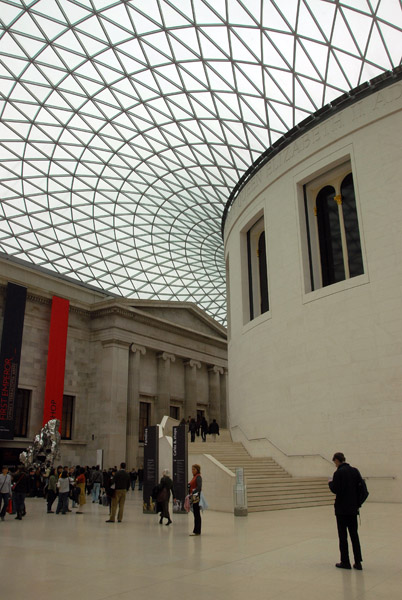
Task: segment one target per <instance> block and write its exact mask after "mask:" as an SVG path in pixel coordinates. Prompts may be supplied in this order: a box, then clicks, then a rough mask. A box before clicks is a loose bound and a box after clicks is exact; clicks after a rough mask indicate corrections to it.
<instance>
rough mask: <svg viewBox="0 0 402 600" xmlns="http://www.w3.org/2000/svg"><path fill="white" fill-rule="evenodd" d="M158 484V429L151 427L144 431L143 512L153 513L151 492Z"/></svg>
mask: <svg viewBox="0 0 402 600" xmlns="http://www.w3.org/2000/svg"><path fill="white" fill-rule="evenodd" d="M158 483H159V427H158V426H157V425H151V426H150V427H145V431H144V483H143V488H142V489H143V492H142V493H143V500H144V504H143V512H144V513H154V512H155V506H154V502H153V500H152V490H153V489H154V487H155V486H156V485H157V484H158Z"/></svg>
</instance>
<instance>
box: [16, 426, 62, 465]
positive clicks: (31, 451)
mask: <svg viewBox="0 0 402 600" xmlns="http://www.w3.org/2000/svg"><path fill="white" fill-rule="evenodd" d="M59 427H60V421H59V420H58V419H51V420H50V421H48V422H47V423H46V424H45V425H44V426H43V427H42V429H41V430H40V433H38V434H37V435H36V436H35V439H34V442H33V445H32V446H28V448H27V449H26V450H24V452H21V454H20V461H21V463H22V464H23V465H24V466H25V467H26V468H31V467H34V468H38V467H41V466H42V465H43V464H44V463H45V464H46V466H48V467H53V465H54V462H55V460H56V459H59V458H60V439H61V436H60V433H59Z"/></svg>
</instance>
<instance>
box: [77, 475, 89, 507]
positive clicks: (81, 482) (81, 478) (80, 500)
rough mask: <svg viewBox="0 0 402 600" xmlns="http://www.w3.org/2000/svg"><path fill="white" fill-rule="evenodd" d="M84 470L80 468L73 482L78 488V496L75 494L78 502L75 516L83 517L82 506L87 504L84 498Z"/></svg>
mask: <svg viewBox="0 0 402 600" xmlns="http://www.w3.org/2000/svg"><path fill="white" fill-rule="evenodd" d="M85 473H86V471H85V469H84V467H81V468H80V473H79V475H78V477H77V479H76V480H75V485H76V487H78V488H79V489H80V495H79V496H78V494H77V500H78V510H77V511H75V514H76V515H83V514H84V511H83V508H84V504H86V503H87V499H86V496H85V483H86V478H85Z"/></svg>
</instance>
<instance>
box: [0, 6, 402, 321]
mask: <svg viewBox="0 0 402 600" xmlns="http://www.w3.org/2000/svg"><path fill="white" fill-rule="evenodd" d="M0 24H1V25H0V80H1V81H0V116H1V120H0V251H2V252H4V253H6V254H8V255H10V256H13V257H17V258H19V259H24V260H28V261H30V262H32V263H34V264H36V265H39V266H41V267H46V268H50V269H52V270H53V271H56V272H57V273H60V274H63V275H66V276H69V277H73V278H74V279H76V280H79V281H81V282H83V283H86V284H90V285H93V286H96V287H98V288H101V289H103V290H105V291H107V292H112V293H114V294H118V295H122V296H124V297H127V298H129V297H132V298H143V299H160V300H180V301H190V302H195V303H196V304H197V305H198V306H200V307H201V308H203V309H204V310H205V311H207V312H208V313H209V314H210V315H211V316H212V317H214V318H216V319H217V320H219V321H221V322H225V319H226V301H225V267H224V257H223V244H222V239H221V235H220V222H221V215H222V211H223V208H224V206H225V203H226V201H227V198H228V196H229V194H230V192H231V190H232V188H233V187H234V185H235V184H236V182H237V181H238V180H239V178H240V177H241V175H242V174H243V173H244V172H245V171H246V170H247V168H248V167H249V166H250V165H251V163H253V162H254V161H255V160H256V158H258V156H259V155H260V154H261V153H262V152H263V151H264V150H266V148H267V147H269V146H270V145H271V144H272V143H273V142H274V141H275V140H276V139H278V138H279V137H280V136H282V135H283V134H284V133H285V132H286V131H288V130H289V129H291V128H292V127H293V126H294V125H296V124H297V123H298V122H300V121H302V120H303V119H305V118H306V116H308V115H309V114H311V113H312V112H315V111H316V110H317V109H319V108H320V107H321V106H323V105H324V104H326V103H328V102H331V100H333V99H334V98H336V97H337V96H339V95H340V94H342V93H343V92H345V91H347V90H349V89H350V88H353V87H356V86H357V85H359V84H361V83H362V82H365V81H367V80H369V79H372V78H373V77H375V76H377V75H379V74H381V73H382V72H384V71H386V70H389V69H392V68H394V67H396V66H398V65H399V64H400V63H401V49H402V36H401V32H402V12H401V2H400V0H347V1H346V0H345V1H342V0H336V1H333V0H286V2H284V1H282V0H213V1H212V0H146V1H144V0H116V1H112V0H34V1H28V0H25V1H23V0H20V1H19V0H4V1H1V0H0Z"/></svg>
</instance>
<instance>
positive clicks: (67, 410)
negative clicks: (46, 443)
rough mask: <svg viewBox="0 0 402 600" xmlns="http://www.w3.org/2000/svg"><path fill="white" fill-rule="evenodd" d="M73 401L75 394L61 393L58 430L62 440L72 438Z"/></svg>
mask: <svg viewBox="0 0 402 600" xmlns="http://www.w3.org/2000/svg"><path fill="white" fill-rule="evenodd" d="M75 403H76V397H75V396H73V395H72V394H63V412H62V417H61V431H60V435H61V439H62V440H72V439H73V429H74V412H75Z"/></svg>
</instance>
